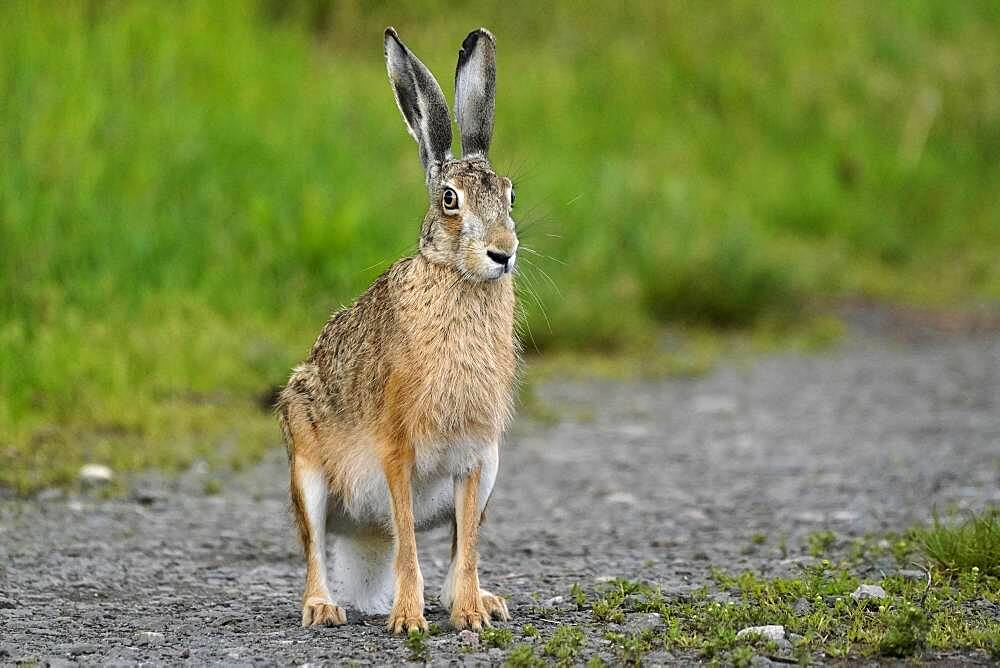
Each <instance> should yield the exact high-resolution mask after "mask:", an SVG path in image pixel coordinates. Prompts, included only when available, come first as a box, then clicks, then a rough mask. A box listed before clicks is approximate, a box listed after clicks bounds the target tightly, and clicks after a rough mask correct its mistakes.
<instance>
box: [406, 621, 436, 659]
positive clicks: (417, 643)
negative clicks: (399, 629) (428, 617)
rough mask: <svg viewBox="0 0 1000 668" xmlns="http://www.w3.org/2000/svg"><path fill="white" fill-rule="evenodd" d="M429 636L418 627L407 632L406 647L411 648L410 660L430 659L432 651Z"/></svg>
mask: <svg viewBox="0 0 1000 668" xmlns="http://www.w3.org/2000/svg"><path fill="white" fill-rule="evenodd" d="M427 636H428V634H427V633H425V632H424V631H420V630H418V629H413V630H411V631H410V632H409V633H407V634H406V649H408V650H410V661H417V662H421V663H427V662H428V661H429V660H430V658H431V651H430V648H429V647H428V646H427Z"/></svg>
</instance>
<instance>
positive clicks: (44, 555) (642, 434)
mask: <svg viewBox="0 0 1000 668" xmlns="http://www.w3.org/2000/svg"><path fill="white" fill-rule="evenodd" d="M541 396H542V398H543V400H545V401H546V402H547V403H548V404H549V405H550V406H551V407H553V408H554V409H555V410H556V411H557V413H558V414H559V415H560V416H561V417H562V420H561V421H560V422H558V423H557V424H555V425H548V426H545V425H537V424H536V425H532V424H529V423H527V422H526V421H522V422H520V423H519V424H518V426H517V428H516V429H515V430H514V432H513V433H512V434H510V436H509V438H508V440H507V443H506V444H505V446H504V448H503V449H502V451H501V469H500V477H499V479H498V483H497V487H496V492H495V494H494V497H493V500H492V502H491V504H490V517H489V521H488V523H487V525H486V526H485V528H484V532H483V537H482V543H481V552H482V574H481V579H482V581H483V583H484V585H485V586H487V587H489V588H491V589H493V590H494V591H498V592H500V593H504V594H506V595H507V596H508V597H509V599H510V601H511V604H512V605H511V608H512V613H513V615H514V620H513V622H512V624H516V625H517V627H518V628H519V627H520V625H521V624H523V623H524V622H525V621H529V620H534V617H533V615H531V612H530V608H531V607H532V606H533V605H538V604H539V603H538V601H541V602H543V603H544V602H545V601H546V600H547V599H550V598H551V597H556V596H565V595H566V594H567V592H568V589H569V587H570V586H571V585H572V584H573V583H576V582H579V583H582V584H584V585H588V586H589V585H592V584H593V583H594V581H595V578H600V577H602V576H622V577H628V578H641V579H645V580H654V581H657V582H660V583H662V584H663V587H664V589H665V590H666V591H667V592H672V591H687V590H690V589H692V588H694V587H696V586H699V585H701V584H703V583H704V582H705V581H706V579H707V576H708V572H709V569H710V568H711V567H712V566H721V567H724V568H726V569H730V570H739V569H744V568H752V569H757V570H759V571H762V572H764V573H768V574H773V573H776V572H780V571H781V569H782V568H784V567H785V565H786V564H787V561H782V559H781V556H780V555H779V554H778V553H777V548H775V547H772V546H773V545H774V544H775V543H776V542H777V540H775V539H777V538H778V537H786V538H787V542H788V545H789V546H797V545H799V544H800V542H801V541H802V540H803V539H804V537H805V536H806V535H807V534H808V533H809V532H812V531H816V530H821V529H831V530H833V531H835V532H836V533H837V534H838V535H840V536H856V535H863V534H864V533H866V532H869V531H885V530H901V529H904V528H906V527H908V526H909V525H911V524H912V523H913V522H915V521H922V520H925V519H926V518H927V517H928V516H929V513H930V511H931V509H932V506H934V505H935V504H936V505H937V506H938V507H941V508H943V507H946V506H948V505H950V504H956V505H957V506H959V507H975V508H980V507H982V506H984V505H985V504H987V503H1000V336H997V335H995V334H994V335H983V336H980V337H978V338H964V339H959V338H948V339H938V340H931V341H921V342H918V343H916V344H914V343H912V342H911V343H901V342H898V341H896V342H893V341H889V340H886V339H885V338H882V337H879V338H870V339H857V338H856V339H854V340H852V342H850V343H849V344H846V345H845V346H843V347H842V348H840V349H838V350H835V351H831V352H828V353H825V354H822V355H819V356H799V355H794V354H782V355H777V356H772V357H767V358H763V359H759V360H756V361H753V362H746V363H742V364H732V365H728V366H723V367H720V368H719V369H718V370H717V371H716V372H714V373H712V374H710V375H709V376H707V377H705V378H701V379H696V380H663V381H655V382H645V383H624V382H609V381H592V382H571V383H551V384H549V385H547V386H545V387H543V388H542V389H541ZM204 475H205V474H204V473H199V472H197V471H193V472H191V473H189V474H186V475H185V476H183V477H182V478H181V479H179V480H172V481H164V480H161V479H158V478H156V477H146V478H142V479H137V480H136V481H135V483H134V491H133V492H132V493H131V494H130V495H129V496H127V497H125V498H119V499H113V500H100V499H98V498H97V497H95V496H68V497H67V496H61V495H57V494H52V495H48V498H43V499H37V500H28V501H25V500H11V499H7V500H3V501H0V663H3V662H17V661H19V660H27V659H31V658H34V659H36V660H38V661H42V662H51V663H53V664H59V663H62V662H66V661H71V662H83V663H101V664H105V663H109V662H118V663H135V662H155V663H161V662H171V663H178V662H184V661H189V662H193V663H205V662H223V663H227V664H228V663H261V662H266V663H271V662H277V663H282V664H287V663H303V662H317V661H328V662H333V663H338V662H344V661H347V660H353V661H356V662H360V663H366V662H371V663H374V664H383V663H389V662H393V663H395V662H402V661H405V660H406V658H407V657H408V656H409V652H408V650H407V649H406V648H405V647H404V646H403V643H402V642H401V641H400V640H398V639H395V638H393V637H391V636H389V635H388V634H387V633H386V632H385V631H384V630H383V627H382V622H383V620H382V619H367V620H366V619H361V618H359V617H358V616H357V615H355V614H351V617H350V619H349V621H350V622H351V623H349V624H348V625H347V626H345V627H340V628H329V629H301V628H299V626H298V621H299V595H300V586H301V580H302V578H303V562H302V559H301V557H300V555H299V553H298V547H297V545H296V542H295V537H294V533H293V531H292V528H291V524H290V519H289V515H288V512H287V491H286V489H287V488H286V484H287V483H286V474H285V462H284V454H283V452H281V451H280V450H279V449H278V447H277V446H276V448H275V452H274V455H273V456H271V457H269V458H268V459H267V460H266V461H264V462H262V463H261V465H260V466H258V467H256V468H255V469H254V470H252V471H247V472H244V473H240V474H234V475H233V476H232V477H231V479H230V480H228V481H227V483H226V484H225V486H224V489H223V491H222V493H221V494H219V495H215V496H206V495H205V494H204V491H203V488H204ZM754 533H763V534H767V535H768V536H769V537H772V540H770V541H769V543H768V545H767V546H764V547H763V548H762V549H759V550H757V551H755V552H753V553H751V554H746V552H747V550H746V547H747V545H748V544H749V543H750V537H751V535H752V534H754ZM448 542H449V538H448V536H447V534H446V533H445V532H443V531H442V532H433V533H430V534H426V535H424V536H422V538H421V558H422V565H423V570H424V576H425V580H426V583H427V591H428V594H431V593H435V592H436V591H437V589H438V587H439V585H440V582H441V578H442V576H443V571H444V569H445V567H446V565H447V564H446V559H447V557H448V547H449V546H448ZM533 594H534V595H535V598H533V597H532V595H533ZM550 603H551V605H553V606H555V607H557V608H558V607H559V603H558V601H554V602H550ZM428 607H429V609H428V615H427V616H428V619H429V620H430V621H431V622H439V623H441V624H442V625H446V623H447V614H446V613H445V612H444V611H443V610H442V609H441V608H440V607H439V606H438V605H437V602H436V600H435V599H434V598H433V597H430V598H429V601H428ZM573 614H575V613H570V612H568V611H567V612H559V613H557V614H556V616H555V617H554V620H555V621H566V620H570V619H572V615H573ZM534 621H536V624H537V625H538V626H539V627H541V628H542V631H543V633H547V632H548V628H551V626H548V627H547V626H546V624H551V623H552V622H545V621H544V620H534ZM143 632H153V634H152V635H150V634H145V633H143ZM157 634H162V635H157ZM429 645H430V650H431V654H432V656H433V657H434V659H435V661H448V660H454V659H460V660H465V661H475V660H479V661H493V662H498V661H500V660H501V656H500V655H499V654H498V652H499V651H500V650H493V652H494V653H493V654H492V655H491V654H489V653H488V652H485V651H484V652H478V653H476V652H473V653H466V652H462V645H461V643H460V641H459V639H458V636H457V634H455V633H454V632H452V631H446V632H445V633H443V634H441V635H438V636H435V637H433V638H431V639H430V640H429Z"/></svg>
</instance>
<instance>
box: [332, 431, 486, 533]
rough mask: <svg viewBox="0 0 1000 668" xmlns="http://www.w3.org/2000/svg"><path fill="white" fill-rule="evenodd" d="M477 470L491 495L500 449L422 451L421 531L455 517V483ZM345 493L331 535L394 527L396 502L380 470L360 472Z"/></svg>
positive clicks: (418, 482)
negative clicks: (394, 502) (393, 509)
mask: <svg viewBox="0 0 1000 668" xmlns="http://www.w3.org/2000/svg"><path fill="white" fill-rule="evenodd" d="M477 468H479V469H480V470H481V471H482V476H481V486H482V487H483V488H484V490H485V493H486V494H487V495H488V494H489V490H492V488H493V481H494V479H495V477H496V470H497V446H496V443H474V442H468V443H459V444H445V443H440V444H425V445H424V446H422V447H420V448H418V449H417V451H416V458H415V461H414V467H413V473H412V483H411V488H410V492H411V503H412V508H413V520H414V524H415V526H416V528H417V529H419V530H423V529H430V528H433V527H436V526H440V525H442V524H445V523H446V522H449V521H450V520H451V518H452V517H453V516H454V512H455V480H456V478H459V477H462V476H465V475H468V474H469V473H470V472H471V471H473V470H475V469H477ZM346 492H347V493H346V494H343V495H342V496H340V497H339V498H333V499H331V507H330V512H329V514H328V528H329V530H330V531H331V532H333V533H337V534H348V535H349V534H354V533H363V532H366V531H370V530H371V529H373V528H379V527H381V528H382V529H383V530H386V529H387V528H388V527H391V526H392V497H391V495H390V493H389V485H388V482H387V481H386V478H385V474H384V473H383V471H382V470H381V468H380V467H378V466H375V465H373V466H370V467H367V468H366V469H365V470H363V471H358V472H357V475H356V476H355V477H354V479H353V484H352V485H351V487H350V489H348V490H346Z"/></svg>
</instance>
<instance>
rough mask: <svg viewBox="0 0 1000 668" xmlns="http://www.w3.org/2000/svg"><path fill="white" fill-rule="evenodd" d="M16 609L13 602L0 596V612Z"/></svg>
mask: <svg viewBox="0 0 1000 668" xmlns="http://www.w3.org/2000/svg"><path fill="white" fill-rule="evenodd" d="M16 607H17V603H16V602H15V601H13V600H11V599H9V598H3V597H2V596H0V610H13V609H14V608H16Z"/></svg>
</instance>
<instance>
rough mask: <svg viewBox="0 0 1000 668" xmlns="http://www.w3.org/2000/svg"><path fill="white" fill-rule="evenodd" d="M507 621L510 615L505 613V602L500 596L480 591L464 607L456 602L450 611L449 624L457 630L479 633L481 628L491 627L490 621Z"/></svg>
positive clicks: (483, 590)
mask: <svg viewBox="0 0 1000 668" xmlns="http://www.w3.org/2000/svg"><path fill="white" fill-rule="evenodd" d="M493 619H499V620H501V621H507V620H509V619H510V613H509V612H508V611H507V601H505V600H504V599H503V597H502V596H497V595H495V594H491V593H490V592H488V591H486V590H485V589H480V590H479V592H478V594H477V595H475V596H471V597H469V598H468V599H467V603H466V604H465V605H459V604H458V603H457V602H456V605H455V607H454V608H453V609H452V611H451V624H452V626H454V627H455V628H456V629H458V630H460V631H461V630H462V629H472V630H473V631H480V630H482V629H483V627H486V628H489V627H491V626H493V623H492V621H491V620H493Z"/></svg>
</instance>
